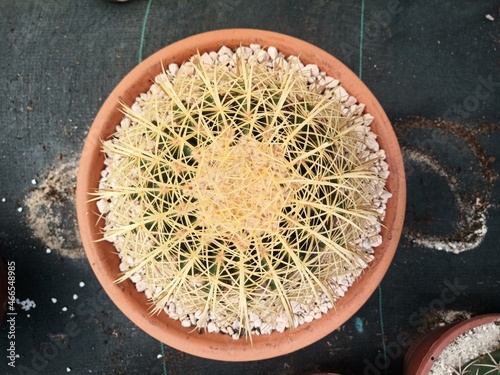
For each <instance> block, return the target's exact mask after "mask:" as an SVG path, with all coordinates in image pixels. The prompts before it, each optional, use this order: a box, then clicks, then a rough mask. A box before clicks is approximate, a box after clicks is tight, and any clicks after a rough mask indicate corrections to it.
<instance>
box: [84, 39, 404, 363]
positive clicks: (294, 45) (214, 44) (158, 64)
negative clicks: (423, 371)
mask: <svg viewBox="0 0 500 375" xmlns="http://www.w3.org/2000/svg"><path fill="white" fill-rule="evenodd" d="M251 43H258V44H260V45H262V46H275V47H276V48H278V50H279V51H281V52H283V53H284V54H285V55H300V58H301V60H302V61H303V62H304V63H305V64H307V63H315V64H317V65H318V66H319V67H320V69H321V70H323V71H326V73H327V74H329V75H330V76H333V77H335V78H337V79H339V80H340V82H341V84H342V86H343V87H344V88H345V89H346V90H347V91H348V93H349V94H350V95H354V96H355V97H356V98H357V99H358V101H359V102H361V103H365V104H366V111H367V112H368V113H370V114H371V115H373V116H374V117H375V120H374V121H373V123H372V125H371V126H372V129H373V131H374V132H375V133H377V134H378V135H379V142H380V146H381V147H382V148H383V149H384V150H385V151H386V154H387V162H388V164H389V169H390V176H389V179H388V181H387V188H388V190H389V191H390V192H391V193H392V194H393V197H392V198H391V199H390V200H389V202H388V205H387V212H386V217H385V220H384V223H383V224H384V225H383V229H382V233H381V234H382V236H383V243H382V245H380V247H378V248H377V250H376V252H375V259H374V260H373V262H372V263H371V264H370V268H369V269H368V270H367V271H366V272H365V273H364V274H363V275H362V276H361V277H360V278H359V279H358V280H357V281H356V283H355V284H354V285H353V286H352V287H351V288H350V289H349V291H348V292H347V293H346V295H345V297H343V298H342V299H341V300H339V301H338V302H337V304H336V309H332V310H331V311H330V312H328V313H327V314H325V315H324V316H323V317H322V318H321V319H319V320H314V321H313V322H311V323H309V324H303V325H301V326H300V327H299V328H296V329H289V330H286V331H285V332H284V333H278V332H275V333H273V334H271V335H260V336H255V337H254V338H253V345H251V344H250V342H249V340H245V339H244V338H243V339H240V340H236V341H235V340H233V339H232V338H231V337H230V336H228V335H222V334H220V335H219V334H197V333H196V332H192V328H183V327H182V326H181V325H180V323H179V321H175V320H172V319H171V318H169V317H168V316H167V315H166V314H160V315H155V316H151V315H150V314H149V312H148V308H149V305H148V303H147V300H146V297H145V295H144V293H139V292H137V290H136V289H135V286H134V284H133V283H132V282H131V281H129V280H128V281H126V282H123V283H120V284H115V283H114V281H115V280H116V279H117V277H118V274H119V269H118V266H119V259H118V256H117V255H116V253H115V249H114V248H113V245H112V244H110V243H108V242H106V241H101V242H96V241H98V240H100V239H101V238H102V236H101V234H100V228H101V226H102V224H103V223H102V222H101V221H99V220H98V219H99V215H98V214H97V212H98V210H97V207H96V204H95V202H89V198H90V196H89V193H90V192H93V191H95V190H96V188H97V186H98V181H99V179H100V171H101V170H102V169H103V159H104V155H103V153H102V152H101V140H102V139H106V138H107V137H109V136H110V135H111V134H112V133H113V132H114V131H115V127H116V125H117V124H118V123H119V122H120V120H121V118H122V116H123V115H122V113H121V112H120V103H119V102H120V101H121V102H124V103H125V104H127V105H132V103H133V102H134V101H135V98H136V97H137V96H138V94H140V93H142V92H145V91H147V90H148V88H149V86H150V85H151V82H152V80H153V79H154V77H155V76H156V75H158V74H159V73H160V72H161V70H162V63H163V66H168V64H170V63H172V62H175V63H178V64H180V63H182V62H184V61H186V60H187V59H188V58H189V57H191V56H192V55H194V54H196V53H197V51H199V52H200V53H203V52H210V51H217V50H219V49H220V47H221V46H223V45H225V46H227V47H230V48H236V47H238V46H240V45H249V44H251ZM405 204H406V185H405V175H404V166H403V159H402V157H401V151H400V148H399V145H398V142H397V139H396V136H395V134H394V131H393V129H392V127H391V124H390V122H389V120H388V118H387V116H386V114H385V113H384V111H383V109H382V107H381V106H380V104H379V103H378V101H377V100H376V98H375V97H374V96H373V94H372V93H371V92H370V91H369V89H368V88H367V87H366V86H365V85H364V84H363V83H362V82H361V81H360V80H359V79H358V77H357V76H356V75H355V74H354V73H353V72H352V71H350V70H349V69H348V68H347V67H346V66H345V65H343V64H342V63H341V62H340V61H338V60H337V59H336V58H334V57H333V56H331V55H329V54H328V53H326V52H325V51H323V50H321V49H320V48H318V47H315V46H313V45H311V44H309V43H306V42H304V41H302V40H299V39H296V38H293V37H290V36H286V35H282V34H278V33H274V32H268V31H261V30H248V29H229V30H220V31H212V32H207V33H203V34H199V35H195V36H192V37H189V38H187V39H184V40H181V41H179V42H176V43H173V44H171V45H169V46H167V47H165V48H163V49H162V50H160V51H158V52H157V53H155V54H153V55H152V56H150V57H149V58H148V59H146V60H145V61H144V62H142V63H141V64H139V65H138V66H137V67H136V68H134V69H133V70H132V71H131V72H130V73H129V74H128V75H127V76H126V77H125V78H124V79H123V80H122V81H121V82H120V83H119V84H118V86H117V87H116V88H115V89H114V90H113V91H112V92H111V94H110V95H109V97H108V98H107V100H106V101H105V103H104V104H103V106H102V108H101V110H100V111H99V113H98V114H97V117H96V118H95V121H94V123H93V125H92V127H91V129H90V131H89V134H88V138H87V140H86V143H85V146H84V149H83V152H82V156H81V161H80V167H79V172H78V180H77V212H78V223H79V226H80V231H81V236H82V241H83V244H84V247H85V251H86V254H87V257H88V260H89V262H90V264H91V266H92V269H93V270H94V272H95V274H96V276H97V278H98V279H99V281H100V283H101V284H102V286H103V288H104V289H105V291H106V292H107V293H108V295H109V296H110V298H111V299H112V300H113V302H114V303H115V304H116V305H117V306H118V308H119V309H120V310H122V311H123V313H124V314H125V315H126V316H127V317H128V318H129V319H130V320H132V321H133V322H134V323H135V324H137V325H138V326H139V327H140V328H142V329H143V330H144V331H146V332H147V333H149V334H150V335H151V336H153V337H155V338H156V339H158V340H160V341H162V342H164V343H165V344H167V345H169V346H171V347H174V348H176V349H179V350H182V351H184V352H187V353H190V354H194V355H197V356H201V357H206V358H212V359H217V360H225V361H248V360H260V359H264V358H271V357H276V356H279V355H283V354H286V353H290V352H293V351H295V350H298V349H300V348H303V347H305V346H307V345H309V344H311V343H313V342H315V341H317V340H319V339H321V338H323V337H324V336H326V335H327V334H329V333H330V332H332V331H333V330H335V329H337V328H338V327H340V326H341V325H342V324H343V323H344V322H345V321H346V320H348V319H349V318H350V317H351V316H352V315H353V314H354V313H355V312H356V311H357V310H358V309H359V308H360V307H361V306H362V305H363V304H364V303H365V301H366V300H367V299H368V298H369V297H370V296H371V294H372V293H373V291H374V290H375V289H376V288H377V285H378V284H379V283H380V281H381V280H382V278H383V276H384V275H385V273H386V271H387V269H388V267H389V265H390V263H391V261H392V258H393V256H394V253H395V251H396V247H397V245H398V241H399V238H400V235H401V230H402V226H403V219H404V212H405Z"/></svg>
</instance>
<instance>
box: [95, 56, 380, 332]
mask: <svg viewBox="0 0 500 375" xmlns="http://www.w3.org/2000/svg"><path fill="white" fill-rule="evenodd" d="M247 51H248V48H243V47H240V48H239V49H238V50H237V51H236V53H234V54H233V55H231V54H228V56H230V57H229V58H224V59H223V58H214V56H213V55H209V54H204V55H202V56H200V55H196V56H193V58H192V59H191V60H190V61H189V62H186V63H184V64H183V65H182V66H181V67H180V68H178V67H177V66H175V65H174V66H170V67H169V68H167V69H165V72H164V74H161V75H160V76H158V77H157V78H156V80H155V83H153V85H152V86H151V89H150V90H149V91H148V92H147V93H144V94H142V95H141V96H140V97H139V98H137V101H136V103H135V104H134V105H133V106H132V107H131V108H128V107H125V106H124V109H123V111H124V114H125V118H124V120H123V121H122V122H121V124H120V126H118V127H117V131H116V133H115V134H114V136H113V137H112V138H111V139H109V140H106V141H105V142H104V143H103V149H104V152H105V153H106V161H105V164H106V165H107V168H106V170H104V171H103V173H102V176H103V178H102V180H101V184H100V187H99V191H98V192H97V193H96V200H98V201H99V202H98V206H99V208H100V210H101V213H102V215H103V216H105V218H106V225H105V227H104V239H106V240H109V241H111V242H113V243H114V244H115V247H116V248H117V250H118V253H119V256H120V257H121V259H122V271H123V275H122V276H121V277H120V279H119V281H121V280H125V279H127V278H129V277H130V278H132V280H133V281H135V282H136V283H137V287H138V289H139V290H145V291H146V293H147V295H148V297H150V298H151V301H152V311H153V312H159V311H161V310H163V309H165V311H166V312H167V313H169V315H171V316H172V317H173V318H178V319H180V320H182V321H185V320H186V319H187V320H188V324H187V326H189V325H191V326H195V327H198V328H208V330H209V331H211V332H219V331H220V330H222V331H223V332H227V333H230V334H231V333H232V334H233V335H235V337H239V335H241V334H246V335H248V334H250V333H251V332H254V333H269V332H270V330H272V329H278V330H282V329H283V328H284V327H285V326H286V327H294V326H297V325H298V324H300V323H301V322H302V321H303V319H302V318H301V316H300V314H297V311H299V310H300V309H301V308H303V309H306V310H307V306H317V307H318V306H320V305H321V306H323V308H321V310H322V312H323V313H324V312H325V311H324V310H325V309H324V306H325V305H326V306H327V307H328V308H330V307H332V306H333V303H334V301H335V300H336V299H337V298H339V296H341V295H342V294H343V290H345V288H344V289H342V288H340V286H341V285H340V284H341V282H340V284H339V280H341V279H342V278H345V277H346V275H351V276H347V277H348V278H352V277H353V276H352V275H354V277H355V276H356V275H358V274H359V273H360V272H361V269H362V268H363V267H365V266H366V264H367V263H369V261H370V260H371V259H372V257H373V256H372V255H371V253H372V252H373V246H376V245H377V239H378V238H379V237H380V236H378V232H379V231H380V224H379V220H380V218H381V217H382V216H383V207H384V202H385V201H386V200H387V198H388V197H389V196H390V194H389V193H388V192H387V191H385V190H384V184H385V178H387V174H388V172H387V165H386V164H385V162H384V161H383V160H384V153H383V151H382V150H378V144H377V143H376V141H375V136H374V134H373V133H371V132H370V129H369V122H370V121H371V117H370V116H369V115H367V114H363V113H362V110H363V107H362V106H357V105H353V104H354V103H355V100H354V101H353V98H352V97H348V98H350V100H349V101H350V103H346V97H345V91H344V90H343V89H342V88H341V87H340V86H336V84H335V83H334V84H331V82H332V79H331V78H329V77H325V75H324V74H321V73H319V72H317V73H316V74H315V75H313V76H311V70H315V69H317V67H314V66H313V67H311V66H304V65H303V64H302V63H301V62H300V60H299V59H298V58H297V57H290V58H288V59H286V58H284V56H277V57H275V58H274V59H272V58H271V57H272V56H271V57H270V55H271V53H270V52H271V51H268V52H266V53H267V58H261V56H265V55H263V54H262V53H261V52H260V51H264V49H259V50H257V51H254V52H253V53H249V54H248V55H247V53H246V52H247ZM218 56H219V57H220V56H222V55H221V54H220V53H219V54H218ZM381 207H382V209H381ZM367 242H368V245H367ZM353 270H354V271H353ZM316 310H317V309H316ZM320 315H321V314H320ZM316 317H318V316H317V314H316ZM276 319H277V321H278V323H276V324H274V323H273V324H271V323H269V322H272V321H276ZM283 319H285V321H286V323H285V322H284V321H283ZM306 320H307V318H306ZM189 321H190V322H189ZM189 323H191V324H189ZM266 324H267V326H269V327H267V328H266ZM214 325H215V328H214ZM271 326H272V327H271ZM228 327H231V328H228ZM276 327H277V328H276Z"/></svg>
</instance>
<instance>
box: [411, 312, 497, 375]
mask: <svg viewBox="0 0 500 375" xmlns="http://www.w3.org/2000/svg"><path fill="white" fill-rule="evenodd" d="M499 362H500V315H499V314H487V315H480V316H476V317H473V318H469V319H466V320H463V321H461V322H458V323H457V322H455V323H451V324H448V325H445V326H443V327H440V328H437V329H435V330H433V331H431V332H428V333H426V334H423V335H421V336H420V337H419V338H417V340H415V342H414V343H413V344H412V345H411V346H410V348H409V349H408V352H407V353H406V355H405V364H404V366H405V368H404V374H405V375H424V374H425V375H427V374H430V375H440V374H457V375H469V374H470V375H476V374H498V373H500V364H499Z"/></svg>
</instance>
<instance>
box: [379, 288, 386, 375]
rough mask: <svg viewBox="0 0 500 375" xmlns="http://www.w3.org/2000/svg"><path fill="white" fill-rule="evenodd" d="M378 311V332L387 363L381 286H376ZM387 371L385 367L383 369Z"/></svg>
mask: <svg viewBox="0 0 500 375" xmlns="http://www.w3.org/2000/svg"><path fill="white" fill-rule="evenodd" d="M378 311H379V315H380V333H381V335H382V350H383V352H384V363H387V346H386V345H385V328H384V313H383V311H382V286H381V285H379V286H378ZM385 372H386V373H387V368H386V370H385Z"/></svg>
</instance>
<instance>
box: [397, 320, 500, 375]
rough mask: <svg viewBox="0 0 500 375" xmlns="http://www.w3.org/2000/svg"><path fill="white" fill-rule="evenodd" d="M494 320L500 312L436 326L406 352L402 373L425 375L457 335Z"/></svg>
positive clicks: (406, 374)
mask: <svg viewBox="0 0 500 375" xmlns="http://www.w3.org/2000/svg"><path fill="white" fill-rule="evenodd" d="M496 321H498V322H500V314H487V315H480V316H476V317H474V318H471V319H467V320H464V321H462V322H459V323H453V324H449V325H446V326H444V327H440V328H437V329H435V330H433V331H431V332H429V333H426V334H424V335H422V336H420V337H418V338H417V339H416V340H415V341H414V342H413V344H412V345H411V346H410V348H409V349H408V352H406V355H405V359H404V375H427V374H428V373H429V371H430V369H431V368H432V365H433V364H434V361H436V360H437V359H438V357H439V355H440V354H441V352H442V351H443V350H444V349H445V348H446V347H447V346H448V345H449V344H451V343H452V342H453V341H454V340H455V339H456V338H457V337H458V336H460V335H462V334H464V333H465V332H467V331H469V330H471V329H473V328H475V327H478V326H481V325H483V324H488V323H492V322H496Z"/></svg>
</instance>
